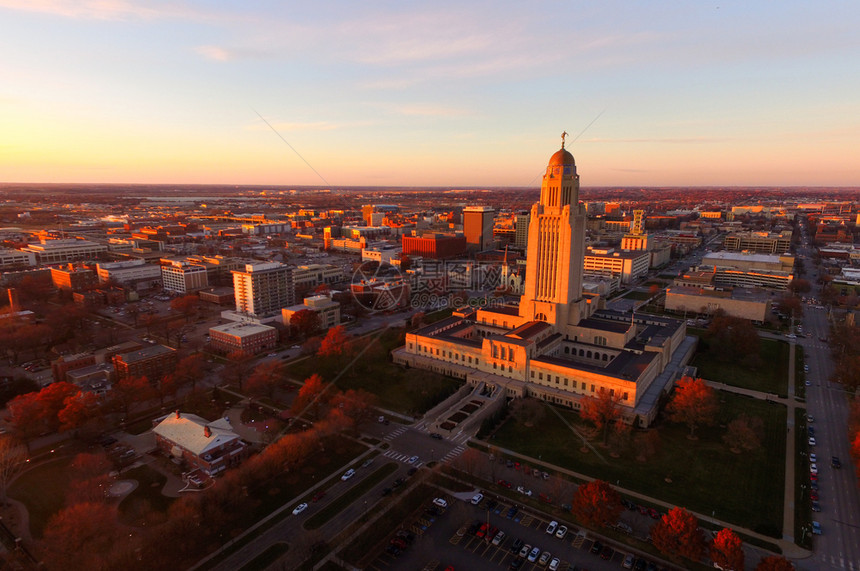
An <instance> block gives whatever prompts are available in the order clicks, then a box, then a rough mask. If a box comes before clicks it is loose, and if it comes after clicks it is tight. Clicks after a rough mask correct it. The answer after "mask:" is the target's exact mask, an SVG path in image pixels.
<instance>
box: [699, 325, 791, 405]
mask: <svg viewBox="0 0 860 571" xmlns="http://www.w3.org/2000/svg"><path fill="white" fill-rule="evenodd" d="M788 351H789V347H788V343H785V342H783V341H775V340H773V339H762V340H761V353H760V357H761V365H759V366H758V367H756V368H755V369H753V368H750V367H748V366H747V365H746V364H742V363H738V362H733V361H724V360H722V359H720V358H719V356H716V355H713V354H711V353H709V352H708V351H704V352H701V349H700V352H697V353H696V356H695V357H694V358H693V362H692V365H693V366H695V367H698V370H699V372H698V375H699V376H700V377H702V378H703V379H707V380H709V381H716V382H718V383H725V384H727V385H732V386H735V387H743V388H746V389H753V390H757V391H764V392H766V393H775V394H778V395H780V396H783V397H784V396H787V395H788Z"/></svg>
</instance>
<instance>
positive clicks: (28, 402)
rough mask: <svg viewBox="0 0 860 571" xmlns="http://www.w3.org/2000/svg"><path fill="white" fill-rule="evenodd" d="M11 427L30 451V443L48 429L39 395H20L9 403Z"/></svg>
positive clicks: (36, 393)
mask: <svg viewBox="0 0 860 571" xmlns="http://www.w3.org/2000/svg"><path fill="white" fill-rule="evenodd" d="M7 408H8V409H9V426H11V427H12V432H13V434H15V436H17V437H18V438H20V439H21V441H22V442H24V445H25V446H26V447H27V449H28V450H29V448H30V441H31V440H33V439H34V438H35V437H37V436H39V435H40V434H42V433H43V432H44V431H45V430H46V429H47V427H46V426H45V421H44V417H43V416H42V408H43V404H42V401H40V400H39V393H38V392H32V393H26V394H23V395H18V396H17V397H15V398H13V399H12V400H11V401H9V404H8V406H7Z"/></svg>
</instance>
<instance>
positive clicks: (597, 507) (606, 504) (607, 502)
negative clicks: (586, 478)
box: [571, 480, 623, 526]
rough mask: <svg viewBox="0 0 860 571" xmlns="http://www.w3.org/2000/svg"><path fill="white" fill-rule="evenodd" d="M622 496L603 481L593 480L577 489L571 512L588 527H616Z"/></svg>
mask: <svg viewBox="0 0 860 571" xmlns="http://www.w3.org/2000/svg"><path fill="white" fill-rule="evenodd" d="M622 509H623V506H622V505H621V495H620V494H619V493H618V492H617V491H615V488H613V487H612V486H610V485H609V484H607V483H606V482H604V481H603V480H593V481H591V482H588V483H587V484H582V485H580V486H579V487H578V488H576V492H574V494H573V503H572V507H571V511H572V512H573V515H574V516H576V518H577V519H578V520H579V521H581V522H582V523H584V524H587V525H600V526H607V525H614V524H615V523H617V522H618V516H620V515H621V510H622Z"/></svg>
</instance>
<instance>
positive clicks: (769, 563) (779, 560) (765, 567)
mask: <svg viewBox="0 0 860 571" xmlns="http://www.w3.org/2000/svg"><path fill="white" fill-rule="evenodd" d="M755 571H794V565H793V564H792V563H791V561H789V560H788V559H786V558H785V557H783V556H781V555H769V556H768V557H763V558H762V560H761V561H759V563H758V565H756V567H755Z"/></svg>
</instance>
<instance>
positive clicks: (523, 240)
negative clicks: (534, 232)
mask: <svg viewBox="0 0 860 571" xmlns="http://www.w3.org/2000/svg"><path fill="white" fill-rule="evenodd" d="M514 230H515V232H516V234H515V237H514V246H516V247H517V248H525V247H526V246H528V243H529V211H528V210H521V211H520V212H517V217H516V219H515V220H514Z"/></svg>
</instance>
